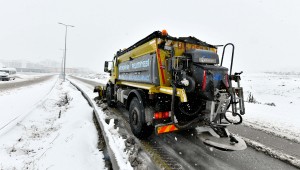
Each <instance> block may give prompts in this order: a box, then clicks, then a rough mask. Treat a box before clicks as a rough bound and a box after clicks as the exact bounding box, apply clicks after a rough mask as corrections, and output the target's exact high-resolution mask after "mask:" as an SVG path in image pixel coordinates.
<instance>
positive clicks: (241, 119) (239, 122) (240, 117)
mask: <svg viewBox="0 0 300 170" xmlns="http://www.w3.org/2000/svg"><path fill="white" fill-rule="evenodd" d="M236 116H238V117H239V119H240V120H239V121H238V122H233V121H231V120H229V119H228V118H227V117H226V113H225V114H224V118H225V119H226V121H227V122H229V123H232V124H234V125H239V124H241V123H242V122H243V118H242V116H241V115H240V114H238V113H236Z"/></svg>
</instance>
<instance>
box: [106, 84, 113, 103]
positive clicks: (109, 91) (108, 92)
mask: <svg viewBox="0 0 300 170" xmlns="http://www.w3.org/2000/svg"><path fill="white" fill-rule="evenodd" d="M112 90H113V88H112V86H107V88H106V101H107V105H108V106H109V107H114V106H115V102H114V101H113V93H112Z"/></svg>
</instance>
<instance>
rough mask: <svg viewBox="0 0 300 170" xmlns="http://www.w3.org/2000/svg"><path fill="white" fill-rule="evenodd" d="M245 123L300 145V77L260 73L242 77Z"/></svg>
mask: <svg viewBox="0 0 300 170" xmlns="http://www.w3.org/2000/svg"><path fill="white" fill-rule="evenodd" d="M241 83H242V86H243V87H244V95H245V99H246V100H247V98H249V94H250V93H251V94H252V95H253V98H254V100H255V102H254V103H246V114H245V115H244V119H245V124H246V125H250V126H253V127H255V128H259V129H263V130H265V131H270V132H272V133H275V134H277V135H279V136H283V137H286V138H289V139H292V140H296V141H299V142H300V123H299V120H300V112H299V109H298V107H299V105H300V75H299V74H278V73H277V74H275V73H257V74H247V75H246V74H245V75H243V77H242V82H241Z"/></svg>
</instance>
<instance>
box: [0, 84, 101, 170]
mask: <svg viewBox="0 0 300 170" xmlns="http://www.w3.org/2000/svg"><path fill="white" fill-rule="evenodd" d="M52 87H53V88H52ZM0 95H1V96H0V100H1V102H0V103H1V107H2V106H5V107H6V108H5V110H1V114H0V120H1V123H2V124H3V122H4V123H6V122H7V121H4V120H10V118H11V117H14V116H10V115H11V114H15V113H17V114H16V115H18V114H19V113H28V111H29V113H28V115H27V116H26V117H25V118H24V119H20V120H13V122H15V121H17V122H18V123H17V125H16V126H14V127H11V128H9V129H5V131H3V130H4V129H2V130H0V132H1V131H2V133H1V135H0V169H105V164H104V160H103V158H104V156H103V153H102V152H100V151H99V150H98V149H97V142H98V135H97V131H96V128H95V125H94V123H93V119H92V112H93V110H92V108H91V107H90V106H89V105H88V103H87V102H86V100H85V99H84V98H83V97H82V95H81V93H80V92H79V91H78V90H77V89H75V88H74V87H73V86H71V85H70V83H69V82H64V83H62V82H61V81H60V80H58V81H56V79H51V81H46V82H44V83H40V84H37V85H32V86H28V87H23V88H21V89H15V90H11V91H9V92H1V94H0ZM36 102H37V103H36ZM7 117H8V118H7ZM4 118H5V119H4Z"/></svg>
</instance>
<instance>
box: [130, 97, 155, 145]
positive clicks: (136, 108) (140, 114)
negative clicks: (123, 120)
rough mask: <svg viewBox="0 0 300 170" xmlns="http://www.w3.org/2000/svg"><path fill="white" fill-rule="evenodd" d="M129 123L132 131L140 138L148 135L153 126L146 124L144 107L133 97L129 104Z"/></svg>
mask: <svg viewBox="0 0 300 170" xmlns="http://www.w3.org/2000/svg"><path fill="white" fill-rule="evenodd" d="M129 124H130V127H131V131H132V133H133V134H134V135H135V136H136V137H137V138H140V139H145V138H147V137H149V136H150V135H151V134H152V132H153V129H154V128H153V127H152V126H148V125H147V124H146V121H145V108H144V106H143V104H142V103H141V102H140V101H139V100H138V98H137V97H134V98H133V99H132V100H131V102H130V106H129Z"/></svg>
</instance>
